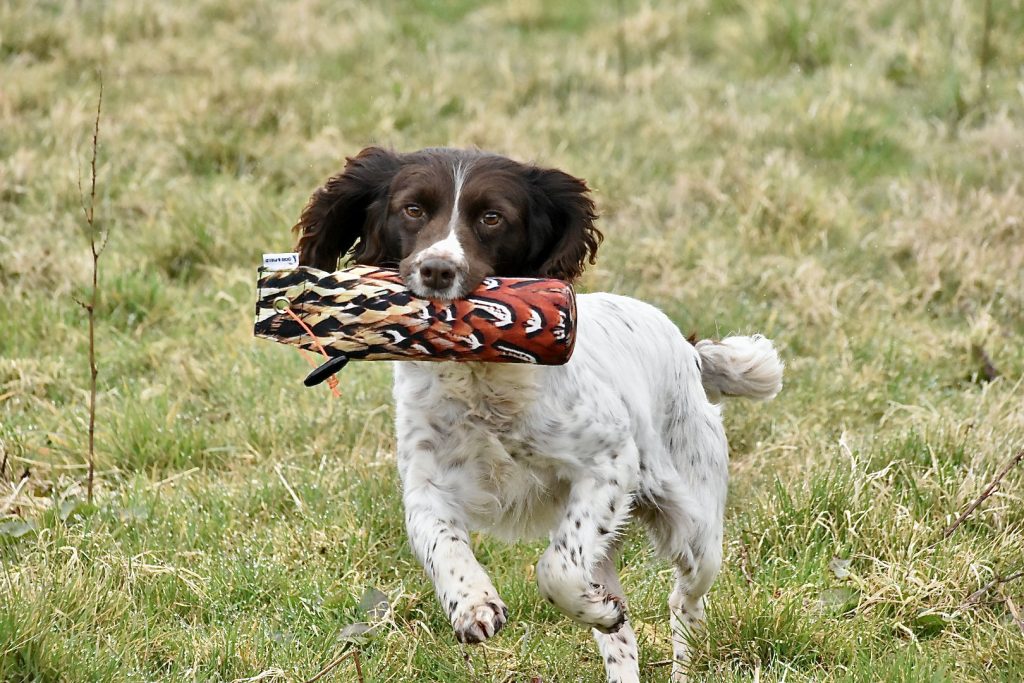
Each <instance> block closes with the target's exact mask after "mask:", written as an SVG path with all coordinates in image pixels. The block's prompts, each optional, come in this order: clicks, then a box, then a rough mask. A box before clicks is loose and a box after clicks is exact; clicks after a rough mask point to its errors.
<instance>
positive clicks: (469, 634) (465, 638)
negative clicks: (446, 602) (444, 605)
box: [452, 597, 508, 643]
mask: <svg viewBox="0 0 1024 683" xmlns="http://www.w3.org/2000/svg"><path fill="white" fill-rule="evenodd" d="M506 621H508V607H505V603H504V602H502V601H501V598H497V597H494V598H490V599H488V600H487V601H486V602H480V603H476V604H467V606H466V607H464V608H461V609H459V610H458V611H457V612H456V613H455V614H454V615H453V616H452V628H454V629H455V637H456V638H458V639H459V642H461V643H482V642H483V641H485V640H487V639H488V638H490V637H491V636H493V635H494V634H495V633H497V632H498V631H500V630H501V627H502V626H504V625H505V622H506Z"/></svg>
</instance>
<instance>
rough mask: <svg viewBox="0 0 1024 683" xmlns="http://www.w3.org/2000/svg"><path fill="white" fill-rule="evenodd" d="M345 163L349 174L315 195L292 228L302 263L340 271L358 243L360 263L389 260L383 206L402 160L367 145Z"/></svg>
mask: <svg viewBox="0 0 1024 683" xmlns="http://www.w3.org/2000/svg"><path fill="white" fill-rule="evenodd" d="M345 161H346V163H345V170H344V171H342V172H341V173H339V174H338V175H336V176H333V177H331V178H329V179H328V180H327V182H326V183H324V186H323V187H321V188H318V189H317V190H316V191H315V192H314V193H313V196H312V197H310V198H309V202H308V203H307V204H306V207H305V208H304V209H303V210H302V215H301V216H300V217H299V222H298V223H296V224H295V226H294V227H293V228H292V232H294V233H295V234H296V235H298V243H297V244H296V245H295V250H296V251H297V252H299V263H300V264H301V265H304V266H313V267H314V268H319V269H320V270H328V271H330V270H334V269H335V268H336V267H337V265H338V258H339V257H340V256H343V255H345V254H347V253H348V252H349V250H351V249H352V248H353V245H355V249H354V251H353V256H354V258H355V260H356V261H357V262H359V263H368V264H375V263H377V262H379V261H381V260H382V259H384V258H385V256H386V254H385V250H386V235H384V213H385V210H386V207H385V206H384V205H383V204H384V201H386V195H387V190H388V186H389V185H390V184H391V179H392V178H393V177H394V175H395V173H396V172H397V171H398V169H399V168H400V167H401V161H400V159H399V157H398V155H397V154H395V153H394V152H391V151H388V150H386V149H381V148H380V147H367V148H366V149H364V150H363V151H362V152H360V153H359V154H357V155H356V156H355V157H349V158H347V159H346V160H345ZM357 240H358V244H356V241H357Z"/></svg>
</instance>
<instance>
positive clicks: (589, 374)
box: [394, 294, 782, 683]
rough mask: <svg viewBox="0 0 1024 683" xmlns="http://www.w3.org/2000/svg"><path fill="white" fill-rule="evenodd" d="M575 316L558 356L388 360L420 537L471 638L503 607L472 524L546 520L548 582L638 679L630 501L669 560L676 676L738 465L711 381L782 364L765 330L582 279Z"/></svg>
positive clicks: (626, 674)
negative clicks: (710, 331) (589, 289)
mask: <svg viewBox="0 0 1024 683" xmlns="http://www.w3.org/2000/svg"><path fill="white" fill-rule="evenodd" d="M578 320H579V324H578V329H577V343H576V349H575V353H574V355H573V356H572V358H571V360H570V361H569V362H568V363H567V364H566V365H563V366H557V367H537V366H529V365H498V364H477V363H430V362H422V363H397V364H396V365H395V385H394V396H395V400H396V403H397V415H396V423H397V434H398V466H399V473H400V475H401V479H402V485H403V497H404V503H405V510H406V523H407V527H408V532H409V538H410V542H411V545H412V549H413V551H414V553H415V555H416V556H417V558H418V559H419V560H420V561H421V562H422V563H423V565H424V567H425V569H426V570H427V573H428V574H429V575H430V577H431V579H432V580H433V582H434V585H435V588H436V591H437V595H438V598H439V600H440V601H441V604H442V606H443V607H444V609H445V610H446V611H447V613H448V616H449V618H450V620H451V623H452V625H453V627H454V628H455V632H456V635H457V636H458V638H459V639H460V640H463V641H468V642H477V641H481V640H484V639H485V638H489V637H490V636H492V635H494V633H495V632H497V631H498V629H500V628H501V627H502V626H503V625H504V623H505V620H506V618H507V610H506V609H505V605H504V603H502V601H501V599H500V598H499V597H498V593H497V590H496V589H495V587H494V585H493V584H492V583H491V581H490V579H489V578H488V576H487V574H486V572H485V571H484V569H483V568H482V567H481V566H480V564H479V563H478V562H477V560H476V558H475V557H474V556H473V552H472V549H471V548H470V545H469V531H471V530H474V529H480V530H485V531H488V532H491V533H494V534H497V535H499V536H501V537H504V538H509V539H514V538H522V537H528V536H536V535H547V536H548V537H549V539H550V545H549V547H548V548H547V550H546V551H545V552H544V553H543V555H542V556H541V558H540V560H539V562H538V564H537V582H538V585H539V588H540V592H541V594H542V595H544V596H545V597H546V598H548V599H549V600H550V601H552V602H553V603H554V604H555V605H556V606H557V607H558V608H559V609H561V610H562V611H564V612H565V613H566V614H567V615H569V616H570V617H572V618H573V619H576V620H577V621H580V622H581V623H584V624H587V625H589V626H592V627H593V628H594V629H595V631H594V633H595V637H596V639H597V641H598V645H599V648H600V650H601V653H602V657H603V658H604V660H605V666H606V670H607V672H608V680H609V681H619V682H620V683H626V682H635V681H638V680H639V669H638V664H637V652H636V639H635V637H634V635H633V631H632V629H631V627H630V625H629V622H628V620H627V619H626V609H625V598H624V595H623V592H622V588H621V586H620V585H619V582H618V578H617V577H616V575H615V562H614V560H615V556H616V553H617V538H618V533H619V532H620V531H621V529H622V527H623V525H624V524H625V523H626V522H627V520H629V519H630V518H631V517H632V518H636V519H638V520H639V521H640V522H641V523H642V524H643V525H644V526H645V528H646V529H647V531H648V534H649V536H650V538H651V541H652V543H653V545H654V548H655V551H656V552H657V553H658V555H659V556H661V557H663V558H665V559H667V560H668V561H669V562H671V563H672V565H673V566H674V568H675V571H676V587H675V589H674V591H673V592H672V595H671V597H670V599H669V605H670V609H671V622H672V627H673V632H674V635H673V644H674V653H673V654H674V659H675V665H674V667H673V673H672V678H673V680H676V681H678V680H683V679H684V677H685V673H684V667H685V664H686V661H687V654H686V644H685V637H684V632H685V631H686V630H688V629H695V628H700V625H701V623H702V621H703V596H704V594H705V593H706V592H707V591H708V589H709V588H710V586H711V583H712V582H713V581H714V578H715V576H716V575H717V573H718V569H719V565H720V563H721V549H722V515H723V511H724V506H725V495H726V486H727V478H728V450H727V445H726V439H725V433H724V431H723V428H722V421H721V416H720V412H719V408H718V406H716V405H714V404H712V403H711V402H709V400H708V396H707V395H706V394H705V390H704V386H703V385H702V381H703V382H704V383H705V384H709V385H710V386H711V388H712V389H715V390H717V391H719V392H721V393H727V394H750V395H752V396H757V397H765V396H767V395H769V394H771V395H774V393H775V392H777V391H778V386H779V384H780V382H781V372H782V367H781V364H780V363H779V362H778V358H777V356H775V355H774V350H773V349H772V348H771V343H770V342H768V340H765V339H763V338H736V337H733V338H731V339H730V340H726V341H725V342H723V343H721V344H719V345H717V346H713V345H712V346H709V345H706V344H703V343H701V344H699V345H698V348H695V347H694V346H692V345H691V344H690V343H688V342H687V341H686V340H685V339H684V338H683V337H682V335H681V334H680V333H679V331H678V330H677V329H676V327H675V326H674V325H673V324H672V322H671V321H670V320H669V319H668V318H667V317H666V316H665V315H664V314H662V313H661V312H660V311H658V310H657V309H656V308H654V307H652V306H649V305H647V304H644V303H642V302H639V301H636V300H633V299H629V298H625V297H620V296H615V295H611V294H587V295H581V296H580V297H579V299H578ZM698 349H699V350H700V352H699V353H698ZM702 367H703V368H704V373H703V377H702V372H701V368H702ZM709 373H711V374H709Z"/></svg>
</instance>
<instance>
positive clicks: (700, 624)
mask: <svg viewBox="0 0 1024 683" xmlns="http://www.w3.org/2000/svg"><path fill="white" fill-rule="evenodd" d="M714 431H719V430H714ZM691 443H703V444H704V445H705V446H707V450H705V451H704V452H703V453H702V454H701V455H700V456H694V458H693V459H691V458H690V456H689V454H687V453H684V454H683V456H684V459H683V462H686V463H694V462H695V463H697V471H696V472H687V473H686V475H684V476H682V477H678V478H676V479H672V478H666V479H663V480H662V481H663V482H664V485H663V486H661V487H660V489H659V490H658V491H657V493H656V494H654V495H652V496H651V497H649V498H647V499H646V500H641V501H638V506H637V510H636V515H637V518H638V519H639V520H641V522H643V524H644V525H645V526H646V527H647V531H648V535H649V536H650V538H651V541H652V542H653V545H654V549H655V552H656V553H657V554H658V556H660V557H662V558H664V559H666V560H668V561H669V562H671V563H672V565H673V568H674V569H675V586H674V587H673V590H672V593H671V594H670V595H669V599H668V606H669V624H670V626H671V630H672V677H671V680H672V681H673V683H681V682H682V681H685V680H687V671H688V670H689V668H690V664H691V661H690V652H689V642H690V641H691V640H692V638H693V637H694V636H696V635H699V634H700V633H701V632H702V631H703V629H704V601H705V596H706V595H707V592H708V590H710V588H711V584H713V583H714V581H715V577H717V576H718V570H719V569H720V568H721V565H722V516H723V511H724V504H725V489H726V478H727V465H728V462H727V455H726V445H725V439H724V435H723V436H722V437H721V438H720V439H718V438H716V439H707V440H704V441H701V442H691ZM712 444H713V445H712ZM694 479H696V483H695V482H694V481H693V480H694Z"/></svg>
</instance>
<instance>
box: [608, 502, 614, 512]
mask: <svg viewBox="0 0 1024 683" xmlns="http://www.w3.org/2000/svg"><path fill="white" fill-rule="evenodd" d="M608 512H610V513H612V514H613V515H614V514H615V501H614V500H613V501H611V502H609V503H608Z"/></svg>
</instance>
